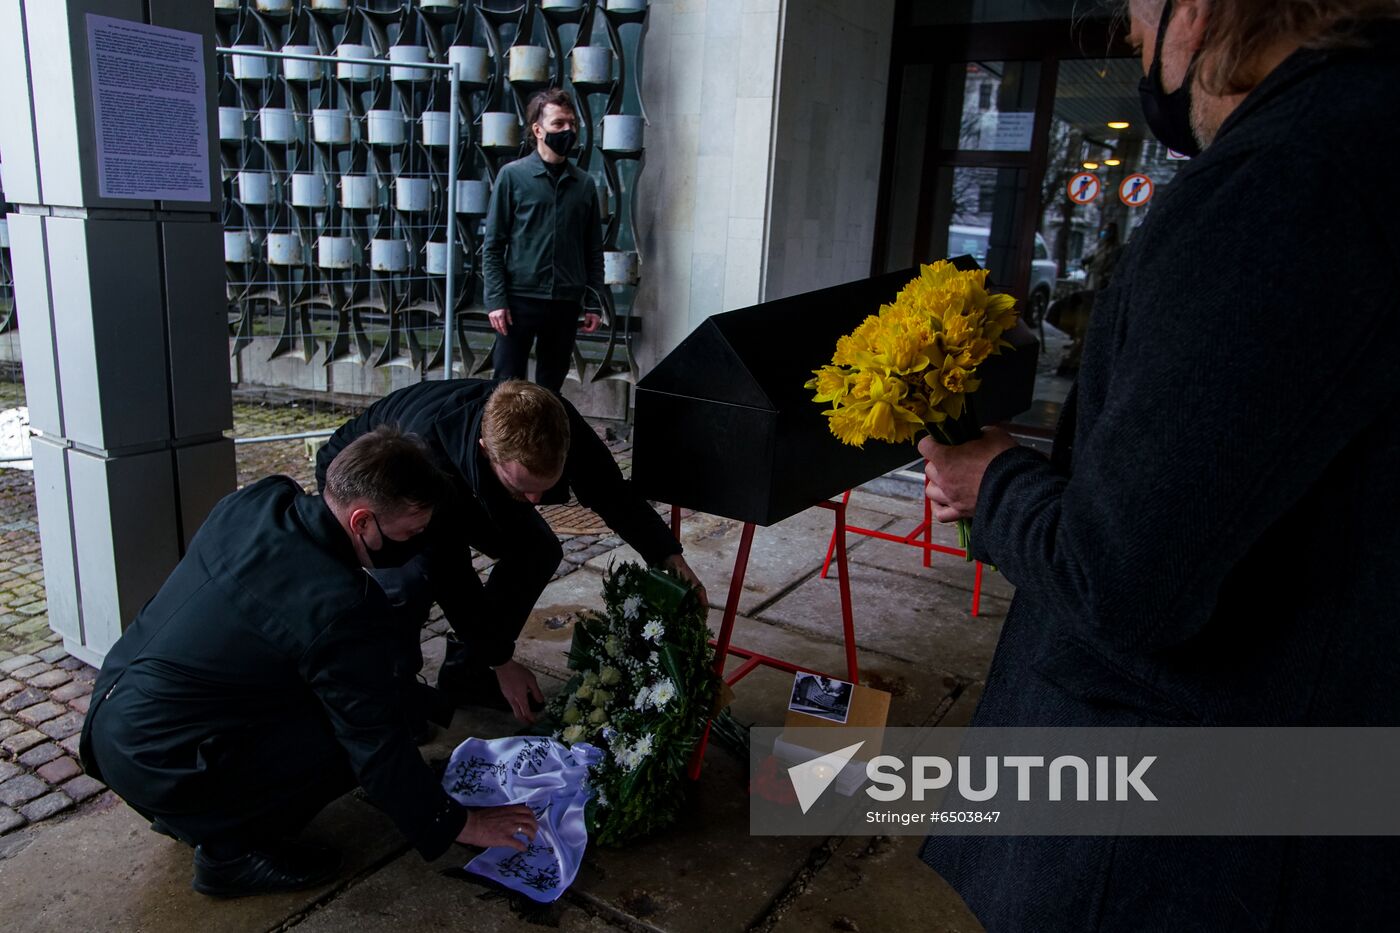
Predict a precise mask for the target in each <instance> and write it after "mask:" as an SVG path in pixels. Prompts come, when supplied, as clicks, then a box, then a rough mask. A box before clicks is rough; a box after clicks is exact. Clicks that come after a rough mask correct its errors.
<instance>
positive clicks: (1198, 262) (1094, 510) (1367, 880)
mask: <svg viewBox="0 0 1400 933" xmlns="http://www.w3.org/2000/svg"><path fill="white" fill-rule="evenodd" d="M1378 33H1379V30H1378ZM1396 48H1397V46H1396V43H1395V41H1394V38H1393V36H1392V35H1390V34H1389V32H1388V31H1387V34H1386V35H1385V36H1383V37H1382V38H1381V44H1380V47H1379V48H1373V49H1370V50H1366V51H1358V50H1352V51H1343V52H1332V53H1322V52H1312V51H1305V52H1300V53H1298V54H1296V55H1294V56H1293V57H1292V58H1290V59H1289V60H1288V61H1287V62H1286V63H1284V65H1282V66H1281V67H1280V68H1279V69H1277V70H1276V72H1275V73H1274V74H1272V75H1271V76H1270V77H1269V78H1268V79H1267V80H1266V81H1265V82H1264V83H1263V84H1262V85H1261V86H1260V87H1259V88H1257V89H1256V90H1255V91H1254V92H1253V93H1251V94H1250V95H1249V96H1248V98H1247V99H1246V100H1245V101H1244V102H1243V104H1241V106H1240V107H1239V108H1238V109H1237V111H1236V112H1235V113H1234V114H1233V115H1232V116H1231V117H1230V118H1229V119H1228V120H1227V121H1226V124H1225V125H1224V126H1223V127H1222V129H1221V132H1220V134H1219V135H1218V137H1217V139H1216V141H1215V142H1214V144H1213V145H1211V146H1210V147H1209V148H1208V149H1207V150H1206V152H1205V153H1204V154H1203V155H1201V156H1200V157H1199V158H1197V159H1195V160H1194V161H1192V162H1191V163H1190V164H1189V165H1187V166H1186V167H1185V168H1184V169H1182V171H1181V172H1180V173H1179V175H1178V176H1177V178H1176V180H1175V181H1173V182H1172V184H1171V185H1170V186H1169V187H1168V188H1166V189H1165V190H1162V191H1161V192H1160V193H1159V194H1158V196H1157V197H1158V199H1157V201H1156V202H1155V203H1154V205H1153V207H1152V210H1151V213H1150V215H1149V216H1148V218H1147V220H1146V222H1145V223H1144V224H1143V226H1142V227H1141V228H1140V229H1139V230H1138V231H1137V233H1136V235H1135V236H1134V237H1133V239H1132V241H1131V243H1130V244H1129V245H1128V246H1127V248H1126V250H1125V252H1124V254H1123V257H1122V259H1121V261H1120V263H1119V265H1118V268H1117V272H1116V275H1115V277H1114V281H1113V284H1112V285H1111V286H1110V287H1109V288H1108V289H1106V290H1105V291H1104V292H1103V293H1101V294H1100V296H1099V299H1098V302H1097V304H1096V306H1095V312H1094V316H1093V320H1092V322H1091V324H1090V330H1089V334H1088V340H1087V344H1086V349H1085V353H1084V360H1083V368H1082V371H1081V376H1080V378H1079V383H1078V386H1077V388H1076V390H1075V392H1074V394H1073V395H1072V397H1071V399H1070V400H1069V401H1068V403H1067V405H1066V409H1065V414H1064V418H1063V421H1062V424H1061V427H1060V431H1059V437H1058V439H1057V443H1056V448H1055V451H1054V453H1053V455H1052V457H1051V458H1050V459H1049V460H1046V459H1045V458H1043V457H1041V456H1039V455H1037V454H1035V453H1033V452H1031V451H1030V450H1027V449H1016V450H1013V451H1009V452H1006V453H1004V454H1002V455H1001V456H999V457H998V458H997V459H996V460H994V461H993V462H992V463H991V465H990V467H989V468H988V470H987V472H986V475H985V477H984V479H983V482H982V487H981V491H980V496H979V499H978V503H977V513H976V519H975V523H974V527H973V530H972V534H973V546H974V553H975V554H976V556H977V557H978V558H979V559H981V560H984V561H987V562H989V563H992V564H995V565H996V566H997V567H998V568H999V569H1000V570H1001V571H1002V572H1003V573H1004V574H1005V575H1006V577H1007V579H1008V580H1010V581H1011V582H1012V583H1014V584H1015V585H1016V596H1015V600H1014V602H1013V605H1012V608H1011V611H1010V613H1009V615H1008V617H1007V620H1006V623H1005V626H1004V628H1003V631H1002V635H1001V641H1000V643H999V645H998V647H997V652H996V656H995V658H994V660H993V662H992V669H991V673H990V675H989V677H988V681H987V685H986V690H985V694H984V696H983V699H982V701H981V704H980V706H979V708H978V710H977V713H976V717H975V721H974V724H975V725H981V726H999V725H1017V726H1021V725H1046V726H1136V725H1156V724H1200V725H1206V726H1215V725H1271V726H1279V725H1314V726H1315V725H1387V726H1394V725H1397V724H1400V628H1397V627H1396V625H1395V614H1396V607H1397V605H1400V406H1398V405H1397V403H1400V248H1397V244H1400V236H1397V232H1396V222H1395V219H1394V213H1395V211H1396V208H1397V205H1400V175H1397V173H1396V172H1395V171H1394V170H1393V168H1394V161H1395V154H1396V153H1397V152H1400V121H1397V120H1396V119H1395V116H1396V114H1400V63H1398V60H1397V55H1396ZM924 856H925V858H926V860H927V861H928V862H929V864H931V865H932V866H933V867H934V868H936V869H937V870H938V871H939V872H940V873H941V874H943V875H944V877H946V878H947V879H948V880H949V881H950V882H951V883H952V884H953V886H954V887H955V888H957V889H958V891H959V892H960V893H961V894H962V895H963V897H964V899H965V900H966V901H967V902H968V904H969V906H971V907H972V909H973V910H974V911H975V912H976V913H977V914H978V916H979V918H981V919H982V921H983V922H984V923H985V924H986V925H987V926H988V928H990V929H993V930H1021V929H1034V930H1041V931H1047V930H1065V931H1070V930H1073V931H1082V930H1100V929H1102V930H1126V929H1134V930H1141V929H1154V930H1155V929H1173V930H1187V929H1190V930H1208V929H1209V930H1217V929H1219V930H1225V929H1231V930H1234V929H1256V928H1257V929H1264V928H1270V929H1274V928H1277V929H1294V928H1297V929H1308V928H1315V929H1320V928H1330V929H1362V928H1379V927H1380V925H1382V923H1381V922H1380V921H1379V918H1382V917H1383V918H1385V919H1384V921H1383V923H1384V924H1386V925H1393V923H1394V917H1395V912H1396V909H1397V905H1396V895H1395V893H1394V892H1395V891H1396V885H1395V884H1394V878H1393V876H1394V873H1395V872H1396V871H1400V864H1398V863H1397V860H1396V856H1397V849H1396V847H1395V845H1393V844H1392V843H1391V842H1390V841H1382V842H1368V841H1365V840H1347V839H1249V840H1231V839H1132V838H1128V839H1103V838H1061V839H1048V838H1006V839H991V838H972V837H967V838H943V839H931V840H930V841H929V843H928V845H927V846H926V848H925V852H924ZM1324 918H1325V919H1324Z"/></svg>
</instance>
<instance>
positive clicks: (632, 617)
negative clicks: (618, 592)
mask: <svg viewBox="0 0 1400 933" xmlns="http://www.w3.org/2000/svg"><path fill="white" fill-rule="evenodd" d="M641 613H642V597H640V596H629V597H627V598H626V599H624V600H623V601H622V617H623V618H624V619H626V620H627V621H628V622H635V621H637V617H638V616H639V615H641Z"/></svg>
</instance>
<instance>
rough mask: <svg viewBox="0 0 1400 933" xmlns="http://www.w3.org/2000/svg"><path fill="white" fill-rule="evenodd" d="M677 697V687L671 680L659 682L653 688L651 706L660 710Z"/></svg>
mask: <svg viewBox="0 0 1400 933" xmlns="http://www.w3.org/2000/svg"><path fill="white" fill-rule="evenodd" d="M675 695H676V685H675V684H674V683H672V682H671V681H670V679H666V680H662V681H659V682H658V683H657V684H656V686H654V687H652V688H651V705H652V706H654V707H656V708H657V709H660V708H661V707H663V706H665V705H666V704H667V703H669V702H670V701H671V698H672V697H674V696H675Z"/></svg>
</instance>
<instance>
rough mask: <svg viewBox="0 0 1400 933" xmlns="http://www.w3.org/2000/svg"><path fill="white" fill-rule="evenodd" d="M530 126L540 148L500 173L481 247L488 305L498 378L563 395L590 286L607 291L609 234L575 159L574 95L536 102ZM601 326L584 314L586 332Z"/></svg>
mask: <svg viewBox="0 0 1400 933" xmlns="http://www.w3.org/2000/svg"><path fill="white" fill-rule="evenodd" d="M525 123H526V125H527V126H528V127H529V128H530V133H531V134H532V136H533V137H534V140H535V151H534V152H532V153H530V154H529V155H528V156H525V157H524V158H523V159H517V160H516V161H514V162H511V163H510V164H509V165H507V166H505V167H504V168H502V169H501V172H500V174H499V175H498V176H497V177H496V185H495V187H494V188H493V189H492V192H491V207H490V210H489V212H488V213H487V215H486V237H485V244H484V248H483V251H482V276H483V278H484V279H485V302H486V307H487V308H490V309H491V311H490V314H489V318H490V321H491V326H492V328H494V329H495V331H496V346H495V348H494V349H493V350H492V354H491V360H492V366H493V367H494V369H495V373H496V379H497V380H498V381H505V380H507V379H524V378H527V375H528V373H527V366H528V363H529V358H530V349H531V347H532V346H533V347H534V350H535V382H537V383H538V384H540V385H542V386H544V387H545V388H547V389H550V390H552V391H555V392H558V391H559V390H560V388H562V387H563V385H564V377H565V375H566V374H567V373H568V371H569V358H570V354H572V353H573V349H574V339H575V332H576V330H577V329H578V318H579V314H580V312H581V311H582V309H583V293H584V289H585V288H586V287H592V288H595V289H598V290H599V291H601V290H602V288H603V231H602V218H601V216H600V214H599V210H598V188H597V186H596V185H595V184H594V183H593V179H592V178H590V177H588V175H587V174H586V173H585V172H583V171H582V170H580V169H579V168H578V167H577V166H575V165H573V164H572V163H570V162H569V153H570V152H571V151H572V150H573V148H574V144H575V143H576V142H577V141H578V129H577V127H578V117H577V115H576V114H575V113H574V104H573V100H572V98H570V97H569V94H568V92H567V91H565V90H563V89H562V88H551V89H549V90H546V91H540V92H539V93H538V94H536V95H535V96H534V97H532V98H530V103H529V105H528V106H527V107H526V110H525ZM600 323H601V319H600V318H599V316H598V315H597V314H595V313H593V312H588V313H586V314H584V315H583V331H584V333H592V332H593V331H595V330H597V329H598V325H599V324H600Z"/></svg>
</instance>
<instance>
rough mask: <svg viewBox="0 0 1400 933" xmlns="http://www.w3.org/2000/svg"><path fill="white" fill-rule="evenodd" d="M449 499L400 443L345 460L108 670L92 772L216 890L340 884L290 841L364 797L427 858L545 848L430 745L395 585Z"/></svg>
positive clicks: (229, 523) (246, 535) (322, 857)
mask: <svg viewBox="0 0 1400 933" xmlns="http://www.w3.org/2000/svg"><path fill="white" fill-rule="evenodd" d="M447 495H450V486H449V485H448V481H447V480H446V478H445V477H444V476H443V474H442V473H440V472H439V471H438V470H437V468H436V467H435V466H433V464H432V462H431V461H430V460H429V459H428V455H427V452H426V449H425V447H424V445H423V443H422V442H421V441H420V440H418V439H417V438H416V437H414V436H412V435H405V434H402V433H400V432H399V431H398V430H397V429H395V428H392V427H388V426H385V427H381V428H378V429H376V430H374V431H372V432H370V433H368V434H366V435H364V436H363V437H360V438H359V439H357V440H356V441H355V442H354V443H352V444H350V445H348V446H346V447H345V448H344V449H343V450H342V451H341V452H340V454H339V455H338V456H337V457H336V458H335V460H334V462H333V463H332V464H331V465H330V469H329V471H328V474H327V477H326V488H325V494H324V495H323V496H313V495H307V494H306V493H304V492H303V491H302V489H301V487H300V486H298V485H297V484H296V483H295V482H294V481H293V480H291V479H289V478H288V477H285V476H274V477H270V478H268V479H265V480H262V481H260V482H257V483H254V484H252V485H250V486H248V487H246V488H244V489H241V490H239V491H238V492H235V493H233V494H232V495H230V496H228V497H226V498H225V499H224V500H223V501H222V502H220V503H219V504H218V505H217V506H216V507H215V508H214V510H213V512H211V513H210V515H209V518H208V519H207V520H206V521H205V523H204V525H203V527H201V528H200V530H199V533H198V534H197V535H195V537H194V540H193V541H192V542H191V544H190V549H189V553H187V554H186V555H185V557H184V559H183V560H181V561H180V564H179V565H178V566H177V567H176V568H175V571H174V573H172V574H171V576H170V579H168V580H167V581H166V582H165V585H164V586H162V587H161V589H160V592H158V593H157V594H156V596H155V597H154V598H153V599H152V600H151V601H150V602H149V603H148V604H147V605H146V606H145V608H144V609H142V610H141V612H140V613H139V614H138V615H137V617H136V620H135V621H134V622H133V623H132V624H131V626H130V627H129V628H127V630H126V631H125V632H124V633H123V634H122V637H121V638H120V639H119V640H118V641H117V643H116V645H115V646H113V648H112V650H111V652H110V653H109V654H108V655H107V659H106V662H105V663H104V664H103V666H102V673H101V675H100V676H99V677H98V679H97V684H96V687H95V688H94V692H93V696H94V702H93V704H92V709H91V711H90V712H89V714H88V717H87V721H86V723H84V726H83V734H82V746H81V749H82V758H83V764H84V766H85V767H86V768H87V770H88V772H89V773H90V774H92V775H94V776H95V777H98V778H100V779H101V780H103V781H105V782H106V783H107V785H108V786H109V787H111V788H112V789H113V790H114V791H116V792H117V793H118V794H120V795H121V796H122V798H123V799H125V800H126V802H127V803H128V804H129V805H130V806H131V808H132V809H133V810H135V811H136V812H138V813H140V814H141V815H142V816H144V817H146V818H147V819H149V820H151V821H152V828H153V829H155V830H157V831H158V832H162V833H165V834H166V835H169V836H173V837H175V838H177V839H180V840H182V841H183V842H186V843H188V844H190V845H192V846H194V881H193V886H194V889H195V890H196V891H199V892H201V893H203V894H208V895H213V896H219V897H236V896H241V895H246V894H263V893H269V892H273V891H286V890H294V889H298V888H306V887H314V886H317V885H320V884H322V883H324V882H326V881H329V880H330V879H331V878H332V877H333V876H334V875H335V872H336V870H337V869H338V867H339V862H340V858H339V854H338V853H336V852H334V851H331V850H326V849H322V848H318V847H313V846H310V845H306V844H304V843H295V842H292V841H291V840H290V839H289V838H288V837H289V836H291V835H292V834H294V833H296V832H297V831H298V830H300V829H301V828H302V827H303V826H304V825H305V824H306V823H308V822H309V821H310V820H311V818H312V817H313V816H315V815H316V814H317V813H318V812H319V811H320V810H321V809H322V808H323V807H325V806H326V805H327V804H328V803H330V802H331V801H333V800H335V799H336V798H337V797H339V796H340V795H342V794H344V793H345V792H346V791H348V790H350V789H351V788H353V787H354V786H355V785H356V784H359V785H360V786H362V787H363V788H364V789H365V791H366V792H367V793H368V794H369V798H370V800H371V801H373V802H374V803H375V804H376V805H377V806H379V807H380V808H382V809H383V810H384V811H385V812H386V813H388V815H389V816H390V817H391V818H393V820H394V822H395V823H396V824H397V825H398V827H399V829H400V830H401V831H402V832H403V833H404V835H405V836H407V837H408V839H409V840H410V841H411V842H412V843H413V845H414V846H415V847H416V848H417V849H418V851H419V852H420V853H422V855H423V857H424V858H427V859H432V858H436V857H437V856H439V855H441V854H442V853H443V852H444V851H446V849H447V847H448V846H449V845H450V844H451V843H452V842H453V841H456V842H461V843H466V844H470V845H479V846H500V845H504V846H511V847H513V848H515V849H517V850H523V849H524V848H525V843H524V839H525V838H532V837H533V836H534V833H535V831H536V825H535V819H534V816H533V814H532V813H531V811H530V809H529V808H528V807H521V806H511V807H495V808H488V809H480V810H474V811H468V810H467V808H465V807H463V806H461V805H460V804H458V803H457V802H456V801H454V800H453V799H452V798H451V797H449V796H448V795H447V793H446V792H445V791H444V790H443V789H442V787H441V785H440V784H439V782H438V780H437V778H436V777H435V776H434V774H433V772H432V770H431V769H430V768H429V767H428V765H427V764H426V763H424V761H423V758H422V756H421V755H420V754H419V753H418V750H417V748H415V746H414V742H413V738H412V735H411V732H410V727H411V726H410V724H411V723H414V722H416V721H418V718H419V717H421V715H422V713H421V710H414V709H412V707H413V705H414V703H413V701H414V698H415V697H417V696H418V695H419V694H420V692H421V691H420V690H418V689H416V685H417V681H416V678H415V675H416V674H417V670H418V667H419V666H421V663H422V656H421V654H420V653H419V648H418V643H419V642H418V632H419V626H420V624H421V618H418V617H416V616H413V615H412V614H405V612H404V611H403V607H402V606H401V605H400V606H396V605H395V604H394V600H393V598H392V596H387V595H386V592H385V589H384V588H383V587H382V586H381V585H380V583H379V582H378V580H377V578H376V575H375V569H376V564H377V563H383V562H384V555H385V554H389V553H392V552H393V551H394V549H395V546H396V545H402V544H403V543H405V542H408V541H409V540H410V539H412V538H413V537H414V536H416V535H418V534H419V533H420V532H421V531H422V530H423V528H424V527H426V525H427V524H428V522H429V520H430V519H431V517H432V512H433V508H434V505H435V504H436V503H438V502H439V501H441V500H442V499H443V497H444V496H447Z"/></svg>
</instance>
